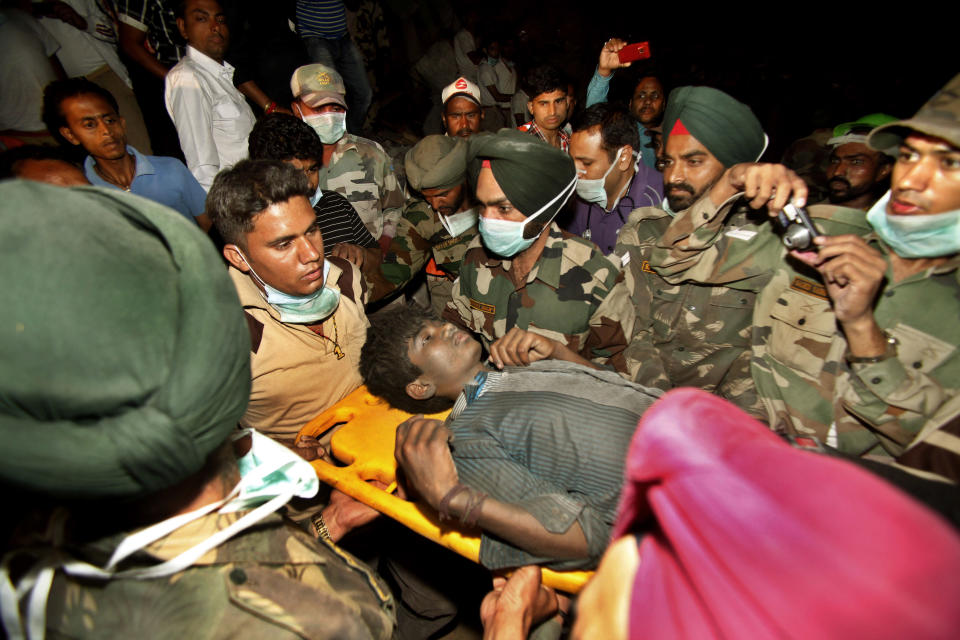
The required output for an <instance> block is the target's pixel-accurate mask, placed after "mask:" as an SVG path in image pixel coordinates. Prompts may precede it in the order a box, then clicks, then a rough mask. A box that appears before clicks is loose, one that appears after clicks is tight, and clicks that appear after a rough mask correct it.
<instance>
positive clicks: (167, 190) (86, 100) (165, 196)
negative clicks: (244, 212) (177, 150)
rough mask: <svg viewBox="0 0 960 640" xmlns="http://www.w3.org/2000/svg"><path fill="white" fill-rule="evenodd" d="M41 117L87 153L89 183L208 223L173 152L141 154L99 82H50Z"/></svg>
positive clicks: (198, 192) (196, 190) (199, 196)
mask: <svg viewBox="0 0 960 640" xmlns="http://www.w3.org/2000/svg"><path fill="white" fill-rule="evenodd" d="M43 119H44V122H46V123H47V127H48V128H49V129H50V130H51V131H57V132H59V133H60V135H61V136H63V138H64V139H65V140H66V141H67V142H69V143H70V144H71V145H74V146H78V147H82V148H83V150H84V151H86V152H87V153H88V154H89V155H88V156H87V157H86V159H85V160H84V163H83V168H84V171H85V173H86V176H87V180H89V182H90V184H92V185H94V186H97V187H107V188H112V189H119V190H121V191H129V192H130V193H135V194H137V195H138V196H143V197H144V198H148V199H150V200H153V201H155V202H159V203H160V204H162V205H166V206H168V207H170V208H171V209H173V210H175V211H177V212H178V213H179V214H180V215H182V216H183V217H185V218H187V219H188V220H190V221H191V222H192V221H194V220H195V221H196V222H197V224H199V225H200V226H201V227H202V228H203V230H204V231H206V230H208V229H209V228H210V219H209V218H208V217H207V215H206V214H205V213H204V212H203V210H204V201H205V200H206V198H207V193H206V192H205V191H204V190H203V187H201V186H200V183H198V182H197V180H196V178H194V177H193V175H191V174H190V172H189V171H188V170H187V168H186V167H185V166H184V164H183V163H182V162H180V161H179V160H177V159H176V158H167V157H163V156H149V155H145V154H142V153H140V152H139V151H137V149H136V147H134V146H132V145H129V144H127V132H126V121H125V120H124V118H123V117H122V116H121V115H120V114H119V112H118V111H117V101H116V100H115V99H114V97H113V94H111V93H110V92H109V91H107V90H106V89H104V88H103V87H101V86H99V85H97V84H95V83H93V82H91V81H90V80H87V79H86V78H71V79H69V80H58V81H56V82H51V83H50V84H49V85H47V88H46V90H45V91H44V94H43Z"/></svg>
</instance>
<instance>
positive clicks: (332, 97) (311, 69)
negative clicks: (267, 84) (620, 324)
mask: <svg viewBox="0 0 960 640" xmlns="http://www.w3.org/2000/svg"><path fill="white" fill-rule="evenodd" d="M290 93H292V94H293V96H294V97H295V98H300V99H301V100H303V101H304V102H305V103H306V104H307V105H308V106H311V107H313V108H317V107H322V106H323V105H325V104H338V105H340V106H341V107H343V108H344V109H346V108H347V102H346V99H345V96H346V93H347V89H346V87H345V86H344V84H343V78H341V77H340V74H339V73H337V72H336V71H335V70H334V69H331V68H330V67H327V66H325V65H322V64H308V65H305V66H302V67H300V68H299V69H297V70H296V71H294V72H293V77H292V78H290Z"/></svg>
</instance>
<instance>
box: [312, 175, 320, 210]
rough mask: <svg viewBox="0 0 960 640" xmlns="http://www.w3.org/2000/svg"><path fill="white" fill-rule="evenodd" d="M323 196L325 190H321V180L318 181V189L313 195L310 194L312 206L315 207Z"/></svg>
mask: <svg viewBox="0 0 960 640" xmlns="http://www.w3.org/2000/svg"><path fill="white" fill-rule="evenodd" d="M322 197H323V191H321V190H320V182H319V181H317V190H316V191H314V192H313V195H312V196H310V206H311V207H315V206H317V203H318V202H320V198H322Z"/></svg>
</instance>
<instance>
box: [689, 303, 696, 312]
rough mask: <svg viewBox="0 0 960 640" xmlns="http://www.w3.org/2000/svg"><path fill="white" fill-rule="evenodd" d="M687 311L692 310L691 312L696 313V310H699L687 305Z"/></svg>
mask: <svg viewBox="0 0 960 640" xmlns="http://www.w3.org/2000/svg"><path fill="white" fill-rule="evenodd" d="M687 309H688V310H690V311H696V310H697V308H696V307H695V306H693V305H692V304H688V305H687Z"/></svg>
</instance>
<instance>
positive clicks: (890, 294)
mask: <svg viewBox="0 0 960 640" xmlns="http://www.w3.org/2000/svg"><path fill="white" fill-rule="evenodd" d="M893 294H894V292H893V291H884V292H883V295H885V296H886V297H888V298H892V297H893Z"/></svg>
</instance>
